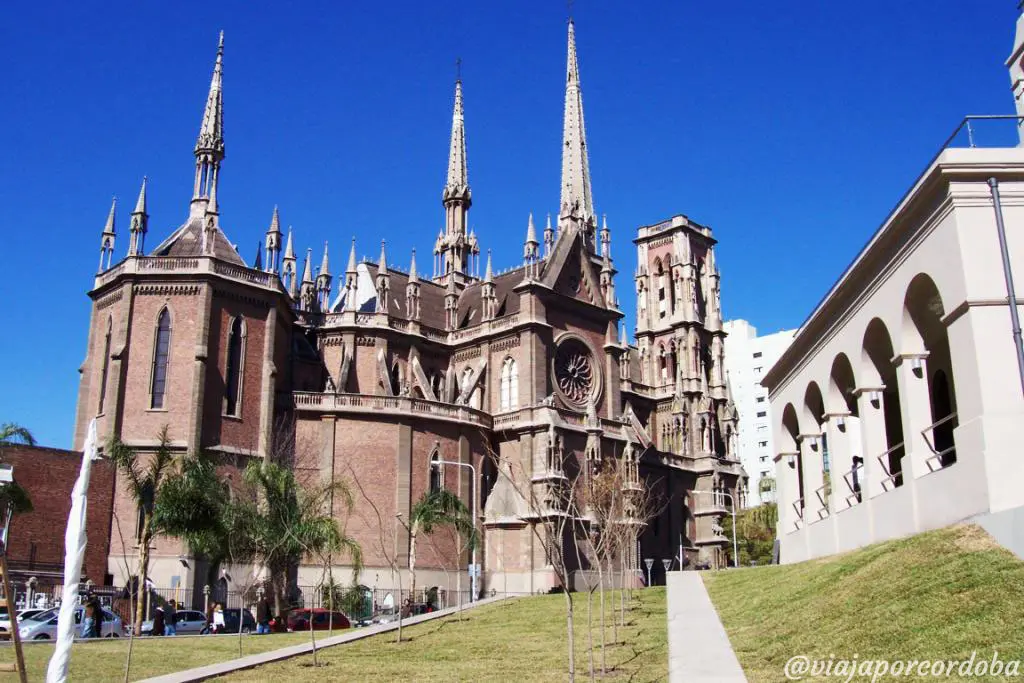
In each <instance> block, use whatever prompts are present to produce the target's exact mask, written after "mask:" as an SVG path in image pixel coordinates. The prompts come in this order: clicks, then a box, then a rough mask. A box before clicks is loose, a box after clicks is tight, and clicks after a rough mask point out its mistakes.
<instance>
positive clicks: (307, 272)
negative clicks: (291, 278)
mask: <svg viewBox="0 0 1024 683" xmlns="http://www.w3.org/2000/svg"><path fill="white" fill-rule="evenodd" d="M315 307H316V282H315V281H314V280H313V249H312V248H307V249H306V262H305V264H304V265H303V266H302V283H301V284H300V285H299V308H300V309H302V310H303V311H313V310H315Z"/></svg>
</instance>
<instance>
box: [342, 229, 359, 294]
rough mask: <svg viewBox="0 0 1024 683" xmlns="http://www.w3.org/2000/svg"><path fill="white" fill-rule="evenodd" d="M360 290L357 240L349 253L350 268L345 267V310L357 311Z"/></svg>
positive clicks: (353, 240)
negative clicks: (357, 293) (357, 297)
mask: <svg viewBox="0 0 1024 683" xmlns="http://www.w3.org/2000/svg"><path fill="white" fill-rule="evenodd" d="M358 288H359V273H358V271H357V270H356V238H355V237H353V238H352V248H351V249H350V250H349V252H348V266H346V267H345V310H346V311H354V310H356V292H357V290H358Z"/></svg>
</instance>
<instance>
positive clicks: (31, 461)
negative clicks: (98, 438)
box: [2, 446, 114, 585]
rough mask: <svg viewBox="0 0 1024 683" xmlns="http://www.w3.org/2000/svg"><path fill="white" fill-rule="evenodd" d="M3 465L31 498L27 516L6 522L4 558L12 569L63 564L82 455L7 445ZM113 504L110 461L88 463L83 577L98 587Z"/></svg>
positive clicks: (57, 450)
mask: <svg viewBox="0 0 1024 683" xmlns="http://www.w3.org/2000/svg"><path fill="white" fill-rule="evenodd" d="M2 460H3V462H6V463H10V464H12V465H14V478H15V479H16V480H17V482H18V483H19V484H21V485H22V486H23V487H24V488H25V489H26V490H27V491H28V494H29V496H30V497H31V499H32V505H33V507H34V510H33V511H32V512H28V513H24V514H20V515H16V516H15V517H14V519H13V520H12V522H11V528H10V534H9V539H8V540H9V544H10V548H9V555H8V559H9V561H10V563H11V564H12V565H14V566H12V570H13V569H15V568H17V569H22V568H25V569H26V570H27V571H31V569H29V563H30V562H34V563H35V565H36V566H37V567H39V566H51V567H57V566H59V567H63V565H64V529H65V527H66V526H67V521H68V514H69V513H70V512H71V489H73V488H74V486H75V481H76V480H77V479H78V472H79V469H80V468H81V466H82V454H81V453H80V452H78V451H65V450H60V449H56V448H39V447H34V446H10V447H7V448H4V449H3V454H2ZM113 500H114V467H113V465H112V464H111V463H110V461H109V460H97V461H95V462H93V464H92V475H91V477H90V480H89V506H88V509H87V512H86V533H87V534H88V538H89V541H88V545H87V546H86V550H85V565H84V567H83V572H84V573H85V575H86V576H87V577H88V578H89V579H91V580H92V581H93V582H94V583H96V584H100V585H102V584H103V583H104V577H105V576H106V573H107V553H108V551H109V549H110V518H111V512H112V509H113V508H112V506H113Z"/></svg>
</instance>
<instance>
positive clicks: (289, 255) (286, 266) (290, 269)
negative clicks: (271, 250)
mask: <svg viewBox="0 0 1024 683" xmlns="http://www.w3.org/2000/svg"><path fill="white" fill-rule="evenodd" d="M297 275H298V273H297V272H296V271H295V250H294V249H293V248H292V229H291V226H289V227H288V241H287V243H286V245H285V248H284V257H283V258H282V259H281V284H282V285H284V286H285V287H287V288H288V293H289V294H291V296H292V299H295V296H296V293H297V288H298V277H296V276H297Z"/></svg>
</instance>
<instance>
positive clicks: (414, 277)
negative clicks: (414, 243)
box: [409, 249, 420, 282]
mask: <svg viewBox="0 0 1024 683" xmlns="http://www.w3.org/2000/svg"><path fill="white" fill-rule="evenodd" d="M419 281H420V277H419V275H418V274H417V273H416V250H415V249H413V250H412V260H411V261H410V262H409V282H419Z"/></svg>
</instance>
